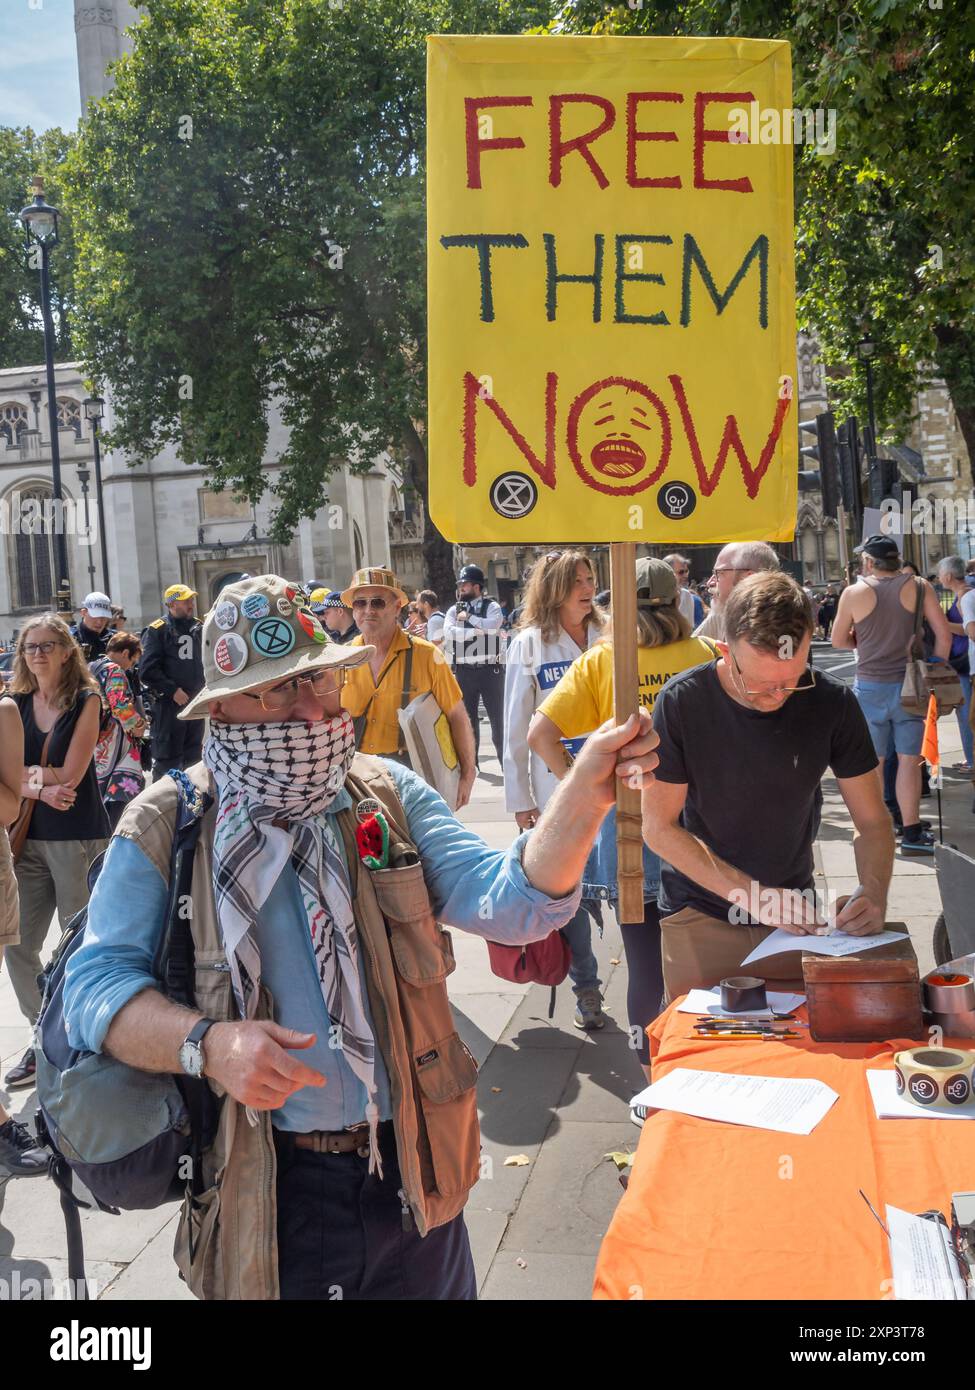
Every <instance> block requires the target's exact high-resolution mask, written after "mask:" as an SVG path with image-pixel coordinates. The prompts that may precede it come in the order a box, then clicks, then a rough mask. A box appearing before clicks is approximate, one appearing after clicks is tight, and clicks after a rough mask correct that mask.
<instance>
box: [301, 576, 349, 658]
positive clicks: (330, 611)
mask: <svg viewBox="0 0 975 1390" xmlns="http://www.w3.org/2000/svg"><path fill="white" fill-rule="evenodd" d="M308 606H309V608H310V609H311V611H312V612H313V613H314V614H315V617H316V618H318V619H319V621H320V622H321V624H322V626H323V627H324V628H325V630H326V632H327V633H328V635H329V637H331V639H332V641H333V642H338V643H340V644H341V645H342V646H345V645H346V643H348V642H351V641H352V639H353V637H358V636H359V629H358V627H357V626H356V623H355V620H354V619H353V617H352V609H351V608H346V606H345V604H344V603H343V602H342V591H341V589H331V590H329V589H325V588H320V589H313V590H312V592H311V594H310V595H309V598H308Z"/></svg>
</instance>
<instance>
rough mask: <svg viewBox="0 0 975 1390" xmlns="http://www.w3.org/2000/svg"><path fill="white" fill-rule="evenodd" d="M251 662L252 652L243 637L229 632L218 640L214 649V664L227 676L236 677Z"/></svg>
mask: <svg viewBox="0 0 975 1390" xmlns="http://www.w3.org/2000/svg"><path fill="white" fill-rule="evenodd" d="M248 661H250V652H249V651H248V650H247V643H246V642H245V641H244V639H243V637H240V636H238V634H237V633H236V632H227V633H225V634H224V635H223V637H221V638H219V639H218V640H217V644H216V646H215V647H214V649H213V664H214V666H216V668H217V670H218V671H220V672H222V673H223V675H225V676H236V674H237V672H238V671H242V670H243V669H244V667H245V666H246V665H247V663H248Z"/></svg>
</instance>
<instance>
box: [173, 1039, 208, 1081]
mask: <svg viewBox="0 0 975 1390" xmlns="http://www.w3.org/2000/svg"><path fill="white" fill-rule="evenodd" d="M179 1064H180V1066H181V1067H182V1068H183V1070H184V1071H185V1072H186V1074H187V1076H202V1075H203V1053H202V1051H201V1049H200V1044H199V1043H191V1042H184V1043H183V1046H182V1047H181V1048H180V1050H179Z"/></svg>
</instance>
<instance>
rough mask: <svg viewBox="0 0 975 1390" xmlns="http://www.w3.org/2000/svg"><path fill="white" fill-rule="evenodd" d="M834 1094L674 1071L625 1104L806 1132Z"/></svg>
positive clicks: (800, 1082) (773, 1081) (792, 1081)
mask: <svg viewBox="0 0 975 1390" xmlns="http://www.w3.org/2000/svg"><path fill="white" fill-rule="evenodd" d="M838 1099H839V1096H838V1095H837V1093H836V1091H834V1090H832V1089H831V1088H830V1087H829V1086H827V1085H825V1084H824V1083H823V1082H822V1081H816V1080H813V1079H812V1078H805V1077H781V1076H738V1075H736V1074H734V1073H731V1072H720V1071H692V1070H690V1069H689V1068H687V1067H675V1068H674V1069H673V1071H669V1072H668V1073H667V1075H666V1076H665V1077H664V1078H663V1080H662V1081H654V1082H653V1083H652V1084H651V1085H649V1086H647V1088H646V1089H645V1090H643V1091H641V1092H640V1094H639V1095H638V1096H634V1097H633V1099H632V1100H631V1101H630V1104H631V1105H647V1106H650V1108H651V1109H653V1110H676V1111H677V1112H678V1114H681V1115H698V1116H700V1117H701V1119H704V1120H724V1121H726V1122H727V1123H728V1124H732V1125H748V1126H749V1127H750V1128H751V1129H774V1130H779V1131H781V1133H783V1134H811V1133H812V1131H813V1130H814V1129H815V1128H816V1126H817V1125H818V1124H819V1122H820V1120H821V1119H822V1118H823V1116H824V1115H825V1114H826V1112H827V1110H829V1108H830V1106H831V1105H832V1104H833V1103H834V1101H836V1100H838Z"/></svg>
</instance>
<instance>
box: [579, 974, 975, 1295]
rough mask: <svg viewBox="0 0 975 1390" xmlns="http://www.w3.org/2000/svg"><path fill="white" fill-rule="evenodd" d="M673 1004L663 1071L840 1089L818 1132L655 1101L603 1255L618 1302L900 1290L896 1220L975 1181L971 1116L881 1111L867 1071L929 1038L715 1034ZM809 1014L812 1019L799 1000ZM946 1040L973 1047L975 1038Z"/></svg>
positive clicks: (659, 1057)
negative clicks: (891, 1228)
mask: <svg viewBox="0 0 975 1390" xmlns="http://www.w3.org/2000/svg"><path fill="white" fill-rule="evenodd" d="M678 1002H680V1001H675V1003H674V1004H673V1005H671V1007H670V1008H669V1009H668V1010H667V1011H666V1012H665V1013H663V1014H662V1015H661V1016H660V1018H658V1019H657V1020H656V1022H655V1023H654V1024H653V1025H652V1026H651V1030H650V1046H651V1054H652V1056H653V1059H654V1060H653V1075H654V1079H655V1080H660V1079H661V1078H662V1077H664V1076H666V1074H667V1072H668V1071H670V1070H671V1068H673V1067H675V1066H680V1067H691V1068H697V1069H699V1070H709V1071H725V1072H743V1073H748V1074H752V1075H759V1076H783V1077H813V1078H815V1079H816V1080H819V1081H824V1082H826V1084H827V1085H828V1086H832V1088H833V1090H834V1091H836V1092H838V1094H839V1100H837V1101H836V1102H835V1103H834V1105H833V1106H832V1108H831V1109H830V1111H829V1112H828V1114H827V1115H826V1116H825V1118H824V1119H822V1120H821V1121H820V1123H819V1124H818V1125H817V1126H816V1128H815V1129H814V1130H813V1132H812V1133H811V1134H807V1135H793V1134H778V1133H773V1132H771V1131H769V1130H762V1129H747V1128H745V1127H744V1126H739V1125H729V1124H723V1123H719V1122H717V1121H714V1120H701V1119H697V1118H696V1117H695V1116H691V1115H677V1114H673V1113H671V1112H668V1111H663V1110H661V1111H658V1112H656V1113H655V1114H653V1115H650V1116H649V1117H648V1119H647V1121H646V1124H645V1125H644V1128H643V1132H642V1134H641V1135H640V1142H639V1147H638V1149H637V1157H636V1161H635V1162H634V1164H633V1167H632V1169H631V1170H630V1173H631V1175H630V1181H629V1186H628V1188H627V1191H626V1192H625V1193H624V1195H623V1198H622V1200H621V1202H620V1204H619V1207H618V1208H617V1210H616V1214H615V1215H614V1217H613V1220H612V1223H611V1225H610V1228H609V1230H608V1231H607V1233H606V1237H605V1239H604V1240H603V1244H602V1248H601V1250H600V1252H599V1261H598V1263H597V1265H596V1278H595V1285H594V1291H593V1295H594V1297H595V1298H600V1299H606V1298H616V1299H638V1298H645V1299H657V1298H661V1299H685V1298H686V1299H819V1298H822V1299H826V1298H842V1299H881V1298H884V1297H885V1296H886V1297H890V1296H891V1293H890V1289H891V1285H890V1282H889V1281H890V1273H891V1271H890V1259H889V1255H888V1246H887V1237H886V1236H885V1235H884V1233H883V1231H882V1230H881V1229H880V1227H879V1226H878V1224H877V1222H876V1221H875V1220H874V1218H873V1217H872V1216H871V1215H870V1212H869V1210H868V1208H867V1206H866V1204H865V1202H864V1201H863V1198H862V1197H860V1196H859V1195H858V1193H857V1188H861V1187H862V1188H863V1190H864V1192H865V1193H866V1194H867V1196H868V1197H869V1198H870V1200H871V1202H872V1203H873V1205H874V1207H875V1208H876V1209H877V1211H878V1212H879V1213H880V1215H881V1217H882V1218H883V1216H884V1204H885V1203H887V1202H890V1203H891V1205H893V1206H895V1207H901V1208H903V1209H904V1210H905V1211H911V1212H921V1211H926V1210H928V1209H929V1208H935V1207H936V1208H938V1209H939V1210H940V1211H942V1212H944V1214H945V1216H946V1217H948V1218H949V1219H950V1214H951V1213H950V1203H951V1194H952V1192H959V1191H970V1190H972V1189H973V1188H975V1120H970V1121H962V1120H927V1119H924V1120H878V1119H877V1118H876V1116H875V1114H874V1109H873V1102H872V1101H871V1099H870V1092H869V1090H868V1087H867V1078H866V1072H867V1069H868V1068H870V1069H878V1068H879V1069H888V1068H891V1067H892V1066H893V1054H894V1053H895V1052H896V1051H899V1050H900V1049H901V1048H903V1047H917V1046H919V1045H920V1044H919V1043H918V1042H917V1041H913V1042H912V1041H910V1040H907V1039H904V1040H899V1041H898V1040H891V1041H890V1042H886V1043H815V1042H812V1041H811V1040H810V1039H809V1038H808V1034H807V1033H806V1030H801V1031H802V1032H803V1033H804V1034H805V1036H804V1038H803V1040H802V1041H796V1042H790V1041H785V1042H770V1043H765V1042H760V1041H757V1040H756V1041H754V1042H752V1041H751V1040H750V1039H741V1040H739V1041H737V1042H732V1041H726V1042H719V1041H716V1042H712V1041H711V1040H709V1039H706V1040H698V1039H697V1038H696V1037H695V1036H693V1031H694V1021H695V1016H694V1015H693V1014H680V1013H677V1012H676V1005H677V1003H678ZM798 1017H800V1018H805V1011H804V1010H800V1011H799V1012H798ZM945 1043H946V1045H955V1046H958V1047H963V1048H966V1047H967V1048H975V1041H973V1040H972V1039H971V1038H968V1039H964V1038H962V1039H956V1040H955V1042H954V1043H953V1044H952V1043H950V1042H949V1040H948V1039H945Z"/></svg>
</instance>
